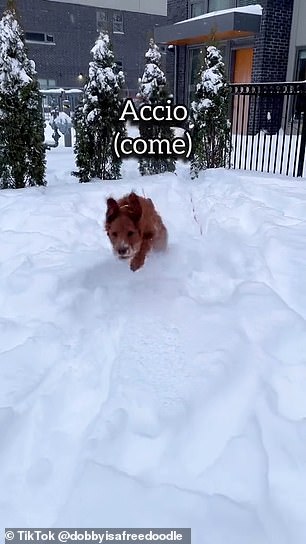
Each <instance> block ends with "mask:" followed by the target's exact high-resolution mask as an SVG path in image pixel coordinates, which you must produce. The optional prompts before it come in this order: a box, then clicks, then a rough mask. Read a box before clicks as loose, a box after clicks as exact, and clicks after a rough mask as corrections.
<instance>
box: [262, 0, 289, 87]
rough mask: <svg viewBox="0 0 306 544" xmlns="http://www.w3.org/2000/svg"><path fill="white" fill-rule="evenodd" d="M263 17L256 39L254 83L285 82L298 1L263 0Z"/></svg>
mask: <svg viewBox="0 0 306 544" xmlns="http://www.w3.org/2000/svg"><path fill="white" fill-rule="evenodd" d="M260 3H261V5H262V7H263V15H262V19H261V29H260V33H259V34H258V35H257V36H256V39H255V49H254V64H253V77H252V81H254V82H265V81H266V82H268V81H269V82H272V81H285V80H286V75H287V63H288V54H289V43H290V33H291V22H292V12H293V3H294V0H261V2H260Z"/></svg>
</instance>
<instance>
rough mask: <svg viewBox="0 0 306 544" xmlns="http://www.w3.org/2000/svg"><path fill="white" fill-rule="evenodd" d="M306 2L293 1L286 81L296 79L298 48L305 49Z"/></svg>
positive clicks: (301, 0) (300, 0) (302, 0)
mask: <svg viewBox="0 0 306 544" xmlns="http://www.w3.org/2000/svg"><path fill="white" fill-rule="evenodd" d="M305 27H306V2H305V0H295V2H294V9H293V17H292V28H291V40H290V49H289V59H288V70H287V80H288V81H293V80H295V79H296V56H297V50H298V48H304V49H306V31H305Z"/></svg>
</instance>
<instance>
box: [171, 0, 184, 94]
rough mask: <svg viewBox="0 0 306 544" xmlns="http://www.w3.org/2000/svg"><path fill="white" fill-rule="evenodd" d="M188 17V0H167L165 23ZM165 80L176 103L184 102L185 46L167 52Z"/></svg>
mask: <svg viewBox="0 0 306 544" xmlns="http://www.w3.org/2000/svg"><path fill="white" fill-rule="evenodd" d="M187 18H188V1H186V0H168V16H167V23H166V24H167V25H171V24H173V23H176V22H178V21H184V20H185V19H187ZM175 58H176V70H177V87H176V89H175V88H174V71H175V68H174V63H175ZM166 61H167V81H168V85H169V88H170V90H171V92H173V94H174V95H175V98H176V103H177V104H183V103H184V102H185V83H186V70H187V48H186V47H182V46H181V47H176V52H175V47H174V48H173V49H171V50H170V51H168V53H167V59H166Z"/></svg>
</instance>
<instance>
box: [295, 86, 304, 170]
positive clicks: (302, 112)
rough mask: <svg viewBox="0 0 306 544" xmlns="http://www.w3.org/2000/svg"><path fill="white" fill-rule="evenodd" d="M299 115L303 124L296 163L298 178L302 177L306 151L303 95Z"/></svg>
mask: <svg viewBox="0 0 306 544" xmlns="http://www.w3.org/2000/svg"><path fill="white" fill-rule="evenodd" d="M301 115H303V124H302V133H301V145H300V154H299V162H298V170H297V177H298V178H301V177H302V176H303V170H304V161H305V151H306V96H305V95H303V108H302V111H301Z"/></svg>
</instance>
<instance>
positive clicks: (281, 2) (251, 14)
mask: <svg viewBox="0 0 306 544" xmlns="http://www.w3.org/2000/svg"><path fill="white" fill-rule="evenodd" d="M255 4H260V5H261V7H262V11H261V12H260V8H259V7H258V6H256V5H255ZM195 6H196V8H197V10H194V11H193V8H194V7H195ZM214 6H215V7H218V10H217V11H214V10H213V7H214ZM293 6H294V0H260V1H257V0H256V1H255V0H254V1H252V0H168V17H167V25H166V26H165V27H158V28H156V30H155V38H156V41H157V42H160V43H163V44H167V45H168V53H167V66H168V81H169V84H170V87H171V89H173V92H174V95H175V100H176V102H178V103H185V104H186V103H188V101H189V100H190V99H191V97H192V92H193V89H194V83H195V75H196V73H197V70H196V60H197V59H196V57H197V55H199V53H200V51H201V46H203V45H205V43H208V42H209V40H210V39H211V36H212V35H214V36H215V37H216V40H217V43H218V46H219V47H220V48H221V51H222V53H223V56H224V59H225V64H226V69H227V76H228V79H229V80H230V81H231V82H237V83H238V82H239V83H243V82H251V81H253V82H268V81H269V82H272V81H285V80H286V73H287V65H288V54H289V44H290V34H291V25H292V14H293ZM201 7H202V11H201V10H200V8H201ZM224 8H226V11H223V9H224ZM229 8H231V9H229ZM237 8H238V9H237ZM219 10H221V11H219ZM193 13H195V14H196V16H195V18H193V17H192V14H193ZM199 13H200V16H199V15H198V14H199ZM176 23H180V24H176ZM169 45H172V46H173V47H170V48H169Z"/></svg>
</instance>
